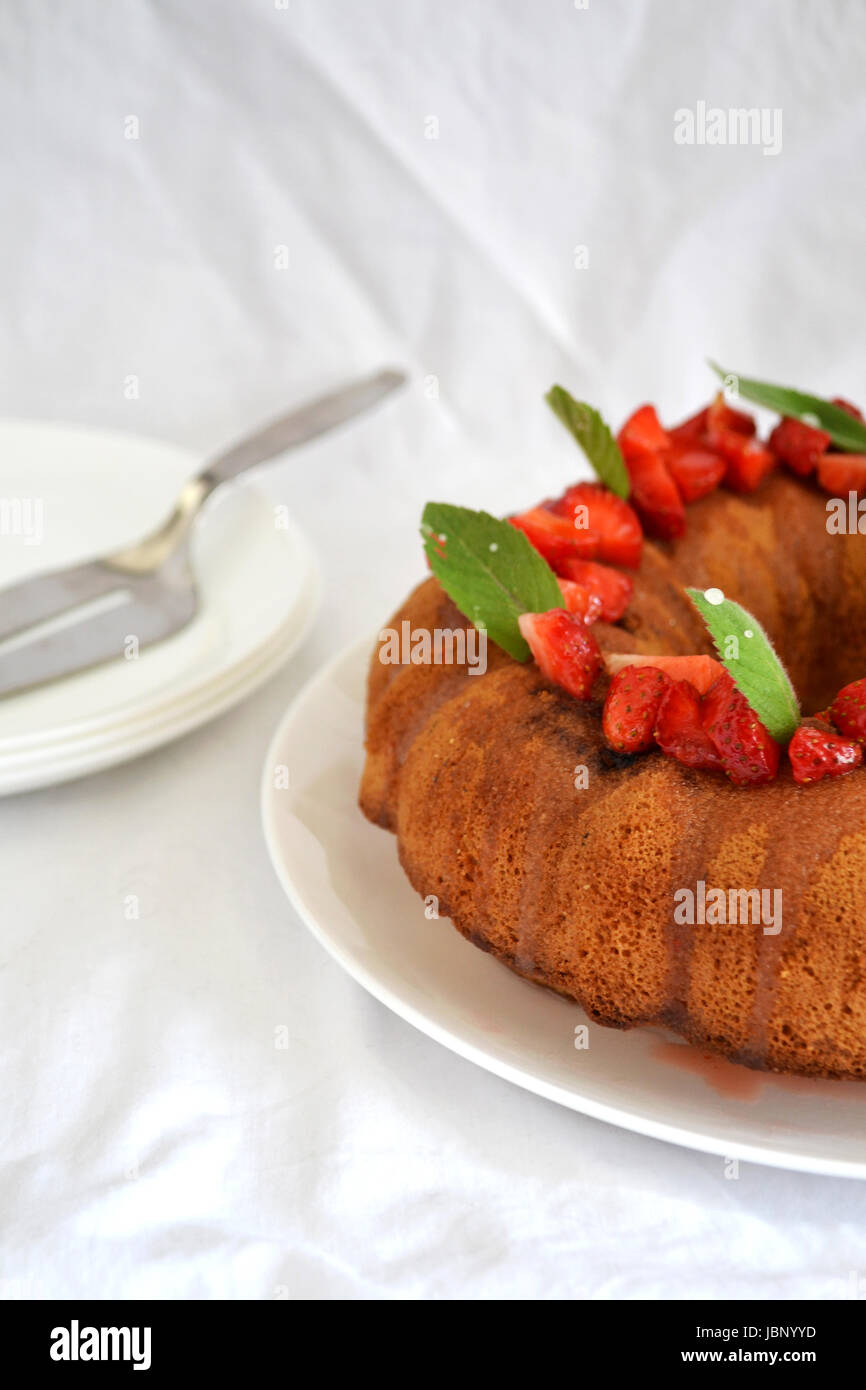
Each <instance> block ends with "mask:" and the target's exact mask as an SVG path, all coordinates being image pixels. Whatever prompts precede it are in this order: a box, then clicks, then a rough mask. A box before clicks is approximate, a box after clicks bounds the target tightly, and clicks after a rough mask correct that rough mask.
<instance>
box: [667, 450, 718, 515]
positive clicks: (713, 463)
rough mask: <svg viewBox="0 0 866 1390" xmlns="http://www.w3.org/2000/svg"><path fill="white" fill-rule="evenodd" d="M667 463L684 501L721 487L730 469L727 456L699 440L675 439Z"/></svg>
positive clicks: (694, 498)
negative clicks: (697, 441) (692, 442)
mask: <svg viewBox="0 0 866 1390" xmlns="http://www.w3.org/2000/svg"><path fill="white" fill-rule="evenodd" d="M667 465H668V469H669V470H670V474H671V477H672V478H673V480H674V482H675V483H676V485H677V491H678V492H679V494H680V497H681V498H682V499H683V501H684V502H697V500H698V498H699V497H706V496H707V494H708V493H710V492H712V491H713V490H714V489H715V488H717V487H718V485H719V483H720V482H721V481H722V479H723V478H724V476H725V473H726V471H727V467H728V464H727V460H726V459H724V458H723V457H722V455H721V454H719V453H716V452H715V450H713V449H707V448H701V447H700V445H699V444H690V443H681V442H679V441H677V440H675V439H672V440H671V447H670V449H669V450H668V453H667Z"/></svg>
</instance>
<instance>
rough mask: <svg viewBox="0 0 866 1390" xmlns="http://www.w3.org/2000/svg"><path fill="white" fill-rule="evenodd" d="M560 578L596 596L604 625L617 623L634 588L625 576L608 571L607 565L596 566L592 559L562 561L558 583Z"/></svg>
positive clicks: (609, 569) (615, 571)
mask: <svg viewBox="0 0 866 1390" xmlns="http://www.w3.org/2000/svg"><path fill="white" fill-rule="evenodd" d="M563 575H564V576H565V578H566V580H568V579H571V580H573V581H574V582H575V583H576V584H580V585H582V586H583V587H584V588H586V589H589V591H590V593H592V594H594V595H595V596H596V598H597V599H598V602H599V607H600V616H601V617H602V618H603V619H604V621H605V622H606V623H616V622H619V619H620V618H621V617H622V615H623V613H624V612H625V610H626V609H627V608H628V605H629V600H630V599H631V595H632V590H633V589H634V584H633V583H632V581H631V579H629V577H628V575H627V574H621V573H620V571H619V570H612V569H611V568H610V565H599V564H598V563H597V562H596V561H595V560H565V561H563V563H562V566H561V568H560V583H561V582H562V576H563Z"/></svg>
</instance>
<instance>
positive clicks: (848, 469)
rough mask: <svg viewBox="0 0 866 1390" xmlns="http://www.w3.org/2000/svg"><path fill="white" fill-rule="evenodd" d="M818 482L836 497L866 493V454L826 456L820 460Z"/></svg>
mask: <svg viewBox="0 0 866 1390" xmlns="http://www.w3.org/2000/svg"><path fill="white" fill-rule="evenodd" d="M818 482H819V483H820V484H821V486H822V488H824V490H825V491H826V492H830V493H832V494H833V496H834V497H841V496H842V495H843V493H848V492H866V454H824V455H823V456H822V457H821V458H820V459H819V460H818Z"/></svg>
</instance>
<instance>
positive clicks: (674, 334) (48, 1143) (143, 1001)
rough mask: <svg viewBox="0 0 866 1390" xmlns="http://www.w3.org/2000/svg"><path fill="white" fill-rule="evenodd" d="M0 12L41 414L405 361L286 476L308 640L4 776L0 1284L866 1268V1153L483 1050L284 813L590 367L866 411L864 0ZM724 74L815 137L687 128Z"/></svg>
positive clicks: (533, 490)
mask: <svg viewBox="0 0 866 1390" xmlns="http://www.w3.org/2000/svg"><path fill="white" fill-rule="evenodd" d="M0 42H2V52H3V71H4V81H3V85H2V89H0V123H2V128H3V132H4V135H3V142H2V144H3V155H2V159H3V162H4V164H5V169H4V174H3V178H2V181H0V199H2V209H0V216H2V222H0V225H2V228H3V255H2V257H0V288H2V305H3V311H2V314H0V409H2V411H3V412H4V413H6V414H9V415H14V416H32V417H38V418H43V419H44V418H50V419H54V420H72V421H79V422H83V423H87V424H94V425H102V426H110V427H120V428H124V429H127V430H130V431H135V432H138V433H143V434H151V435H156V436H161V437H164V438H168V439H172V440H176V441H179V442H181V443H185V444H188V445H190V446H194V447H195V448H196V449H197V450H200V451H204V450H206V449H207V448H210V447H214V446H217V445H220V444H222V443H225V442H226V441H227V440H228V439H230V438H231V437H232V436H233V435H235V434H237V433H241V432H243V431H244V430H245V429H246V428H248V427H249V426H251V425H252V424H255V423H257V422H258V421H259V420H260V419H263V418H266V417H267V416H268V415H271V414H274V413H276V412H278V411H281V410H283V409H285V408H287V407H288V406H289V405H290V404H291V403H293V402H295V401H300V400H302V399H303V398H304V397H305V396H307V395H308V394H312V393H314V392H316V391H318V390H320V389H324V388H326V387H328V386H331V385H334V384H337V383H338V382H340V381H341V380H343V379H345V378H347V377H351V376H352V375H353V374H356V373H359V372H362V371H366V370H369V369H373V368H375V367H377V366H378V365H380V364H382V363H385V362H393V363H395V364H398V365H403V366H405V367H406V368H407V369H409V370H410V371H411V373H412V384H411V387H410V388H409V389H408V390H407V391H406V393H405V394H404V395H403V397H402V398H401V399H400V400H398V401H395V402H393V403H392V404H391V405H389V406H388V407H387V408H386V409H384V410H382V411H381V412H379V413H378V414H377V415H376V416H371V417H369V418H368V419H367V420H365V421H364V422H363V423H360V424H359V425H358V426H357V427H356V428H354V429H353V430H351V431H348V432H344V433H342V434H341V435H340V436H339V437H337V436H335V437H333V438H330V439H326V440H323V441H322V442H320V443H318V444H316V445H315V446H313V447H310V448H309V449H308V450H307V451H306V453H305V454H303V455H302V456H297V455H296V456H294V457H292V458H290V459H287V460H285V461H284V462H283V463H282V464H280V465H279V466H278V467H277V468H276V469H275V470H274V473H273V474H272V475H270V480H269V486H273V487H274V489H275V490H276V492H277V493H278V494H280V495H283V496H285V497H286V498H287V499H290V500H291V503H292V506H293V509H294V511H295V514H296V516H297V518H298V519H299V521H300V523H301V524H302V525H303V527H304V528H305V529H306V531H307V532H308V534H309V535H310V537H311V538H312V540H313V541H314V542H315V544H316V545H317V547H318V549H319V552H320V555H321V559H322V562H323V566H324V569H325V574H326V597H325V605H324V610H323V614H322V618H321V621H320V622H319V624H318V627H317V629H316V631H315V634H314V636H313V637H312V639H311V640H310V641H309V643H308V644H307V646H306V647H305V649H304V651H303V653H302V654H301V655H300V656H299V657H298V658H297V660H295V661H294V662H293V663H292V665H291V667H290V668H289V669H287V670H286V671H285V672H284V673H283V674H281V675H280V676H279V677H277V678H276V679H274V680H273V681H272V682H271V683H270V685H269V686H267V688H265V689H264V690H262V691H261V692H260V693H259V694H257V695H256V696H254V697H253V698H252V699H250V700H249V702H248V703H247V704H246V705H245V706H243V707H242V708H240V709H238V710H236V711H235V712H233V713H231V714H229V715H226V716H225V717H223V718H221V719H219V720H218V721H217V722H216V723H214V724H212V725H211V726H210V727H208V728H206V729H204V730H202V731H200V732H198V733H196V734H194V735H193V736H191V737H189V738H187V739H185V740H184V741H182V742H180V743H179V744H176V745H174V746H172V747H170V748H167V749H165V750H163V751H161V752H158V753H155V754H153V755H151V756H149V757H147V758H144V759H142V760H141V761H138V762H136V763H133V764H130V765H128V766H126V767H121V768H118V769H116V770H114V771H112V772H110V773H107V774H103V775H100V776H97V777H92V778H90V779H87V780H84V781H81V782H78V783H74V784H70V785H66V786H63V787H60V788H57V789H55V790H49V791H44V792H40V793H36V794H32V795H28V796H21V797H18V798H14V799H12V800H9V801H6V802H3V803H2V804H0V882H2V899H0V900H2V948H0V949H2V962H3V967H4V968H3V970H2V973H0V980H2V1020H0V1043H2V1050H3V1054H4V1071H3V1078H4V1079H3V1095H4V1104H3V1119H2V1129H3V1142H2V1176H0V1209H2V1221H0V1225H2V1232H3V1235H2V1271H0V1279H2V1284H0V1292H2V1293H3V1294H4V1295H5V1296H7V1297H18V1296H23V1297H32V1296H36V1297H39V1296H63V1295H81V1296H85V1295H88V1296H110V1295H116V1296H160V1297H225V1296H228V1297H239V1298H271V1297H279V1296H289V1297H294V1296H304V1295H306V1296H317V1297H325V1298H342V1297H379V1296H384V1297H410V1298H412V1297H433V1298H448V1297H459V1298H491V1297H500V1296H506V1297H510V1296H525V1297H532V1298H535V1297H551V1296H558V1297H571V1296H578V1297H587V1298H608V1297H628V1298H647V1297H650V1298H654V1297H659V1296H668V1297H675V1298H676V1297H686V1296H692V1295H697V1296H700V1297H706V1298H715V1297H724V1296H745V1297H754V1298H757V1299H765V1298H770V1297H775V1296H782V1297H795V1296H817V1297H819V1298H832V1297H836V1296H839V1295H840V1294H842V1293H844V1291H845V1290H846V1289H850V1288H852V1287H853V1288H859V1289H862V1290H864V1291H866V1274H862V1273H861V1272H862V1271H866V1237H864V1234H863V1226H862V1218H863V1215H864V1206H866V1192H864V1188H863V1187H862V1186H861V1185H860V1184H858V1183H856V1182H846V1181H841V1180H839V1181H835V1180H829V1179H822V1178H817V1177H810V1176H807V1175H797V1174H792V1173H785V1172H779V1171H773V1170H770V1169H762V1168H760V1167H756V1166H749V1165H742V1166H741V1170H740V1177H739V1179H738V1180H737V1181H731V1180H728V1179H726V1178H725V1176H724V1171H723V1163H722V1160H720V1159H717V1158H713V1157H706V1156H703V1155H701V1154H697V1153H691V1152H688V1151H685V1150H680V1149H676V1148H674V1147H671V1146H668V1145H665V1144H661V1143H658V1142H654V1141H651V1140H648V1139H643V1138H639V1137H636V1136H635V1135H632V1134H628V1133H625V1132H621V1131H619V1130H616V1129H614V1128H611V1127H609V1126H606V1125H604V1124H601V1123H598V1122H595V1121H593V1120H589V1119H585V1118H583V1117H581V1116H579V1115H576V1114H572V1113H570V1112H568V1111H566V1110H563V1109H560V1108H558V1107H557V1106H555V1105H552V1104H549V1103H547V1102H545V1101H543V1100H540V1099H538V1098H536V1097H534V1096H532V1095H529V1094H526V1093H524V1092H522V1091H520V1090H518V1089H516V1088H514V1087H512V1086H510V1085H508V1084H507V1083H506V1082H504V1081H500V1080H498V1079H496V1078H495V1077H493V1076H490V1075H488V1074H486V1073H485V1072H482V1071H480V1070H478V1069H476V1068H475V1067H473V1066H472V1065H470V1064H469V1063H468V1062H465V1061H462V1060H460V1059H459V1058H457V1057H456V1056H453V1055H451V1054H450V1053H449V1052H447V1051H445V1050H444V1049H442V1048H441V1047H439V1046H437V1045H436V1044H435V1043H434V1042H432V1041H430V1040H429V1039H428V1038H426V1037H424V1036H422V1035H421V1034H419V1033H417V1032H415V1031H414V1030H413V1029H412V1028H410V1027H409V1026H408V1025H406V1024H404V1023H402V1022H401V1021H400V1020H399V1019H397V1018H396V1017H394V1016H393V1015H391V1014H390V1013H389V1012H388V1011H387V1010H386V1009H384V1008H383V1007H382V1006H381V1005H379V1004H378V1003H376V1002H375V1001H374V1000H373V999H371V998H369V997H368V996H367V995H366V994H365V993H364V992H363V991H362V990H361V989H360V988H359V987H358V986H356V985H355V984H354V983H353V982H352V981H351V980H350V979H348V978H347V977H346V976H345V975H344V974H343V973H342V972H341V971H340V969H339V968H338V967H337V966H336V965H335V964H334V963H333V962H332V961H331V960H330V959H329V958H328V957H327V956H326V955H325V953H324V952H323V951H322V949H321V948H320V947H319V946H318V945H317V944H316V943H315V942H314V941H313V940H312V939H311V937H310V936H309V935H308V933H307V932H306V931H305V929H304V928H303V927H302V926H301V924H300V922H299V921H298V919H297V918H296V917H295V915H294V913H293V912H292V910H291V908H290V907H289V906H288V904H287V902H286V901H285V899H284V897H283V895H282V893H281V891H280V889H279V887H278V885H277V882H276V879H275V877H274V875H273V873H272V871H271V868H270V865H269V863H268V860H267V858H266V854H265V849H264V846H263V841H262V834H261V830H260V826H259V811H258V782H259V774H260V768H261V765H262V761H263V757H264V753H265V748H266V745H267V742H268V740H269V738H270V735H271V732H272V730H273V728H274V726H275V724H276V722H277V720H278V719H279V717H280V715H281V713H282V711H283V710H284V708H285V707H286V704H287V702H288V701H289V700H290V698H291V697H292V695H293V694H294V693H295V692H296V691H297V690H298V689H299V688H300V686H301V685H302V683H303V682H304V681H305V680H306V679H307V678H308V677H309V676H310V675H311V673H312V672H314V671H315V670H316V668H317V667H318V666H319V665H320V664H321V663H322V662H323V661H324V660H325V659H326V658H327V657H328V656H330V655H331V653H333V652H334V651H336V650H337V649H338V648H339V647H340V646H342V645H343V644H344V643H346V642H348V641H349V640H351V639H353V638H354V637H355V636H356V635H357V634H358V633H361V632H363V631H364V630H370V629H372V628H373V627H374V626H375V625H376V624H377V623H378V622H380V620H381V619H383V618H384V617H385V616H386V614H387V613H388V612H390V610H391V609H392V608H393V607H394V606H395V604H396V602H397V600H398V599H399V598H400V597H401V596H402V594H403V592H404V591H405V590H406V589H407V588H408V587H409V585H410V584H411V583H412V582H413V581H414V579H415V578H416V576H418V575H419V573H420V572H421V566H420V562H419V550H418V542H417V539H416V524H417V519H418V516H419V513H420V509H421V506H422V504H423V503H424V501H425V500H427V498H429V497H431V496H433V497H437V498H441V499H446V500H454V501H463V502H465V503H468V504H470V505H479V504H485V505H489V506H491V507H493V508H494V509H495V510H500V511H504V510H505V509H506V508H509V507H511V506H513V505H517V504H521V503H522V504H528V503H530V502H531V501H533V500H534V499H536V498H538V497H539V496H542V495H544V494H545V493H546V492H548V491H550V490H551V489H553V488H554V487H560V486H562V485H563V484H564V483H565V482H566V481H567V480H568V479H569V476H570V474H572V473H573V471H574V465H575V454H574V451H573V446H572V445H571V444H570V442H569V441H568V439H567V438H566V436H565V434H564V432H563V431H562V430H561V429H560V427H559V426H558V425H557V423H556V422H555V421H554V420H553V418H552V416H550V414H549V412H548V411H547V409H546V407H545V406H544V405H543V403H542V401H541V395H542V392H543V391H544V390H545V389H546V388H547V387H548V386H549V385H550V384H551V383H552V382H553V381H555V380H561V381H563V382H564V383H565V384H567V385H570V386H572V387H573V389H575V390H577V391H579V392H580V394H582V395H583V396H584V397H585V398H586V399H588V400H590V401H593V402H595V403H597V404H598V405H599V406H600V407H601V408H602V409H603V410H604V411H605V413H606V414H607V415H608V416H609V417H610V418H611V419H613V420H616V419H617V418H618V417H621V416H622V414H623V413H624V411H625V410H626V409H627V408H628V407H630V406H632V405H634V404H635V403H636V402H637V401H639V400H644V399H647V400H653V401H656V402H657V403H658V404H659V407H660V409H661V412H662V414H663V417H666V418H668V419H672V418H676V417H677V416H678V415H680V414H683V413H685V412H687V411H689V410H691V409H694V408H695V407H696V406H697V405H698V404H699V403H700V402H701V401H702V400H703V399H705V398H706V397H707V395H708V392H709V390H710V387H711V378H710V376H709V373H708V371H707V369H706V368H705V367H704V365H703V359H704V358H705V356H708V355H711V356H714V357H716V358H718V359H720V360H722V361H723V362H725V363H728V364H731V365H732V366H733V367H735V368H737V369H739V370H743V371H746V372H749V371H752V372H753V373H754V374H757V375H763V376H766V377H768V378H770V379H778V380H782V381H786V380H789V381H791V382H792V383H799V384H802V385H804V386H806V387H811V388H812V389H815V390H822V391H825V392H827V393H836V392H838V393H842V394H845V395H849V396H851V397H853V398H854V399H858V398H859V399H860V400H861V402H862V399H863V395H864V391H863V381H862V376H861V367H862V351H861V348H862V334H863V325H862V312H863V310H862V306H863V303H864V290H866V258H864V255H863V242H864V236H863V218H862V151H863V148H864V133H866V132H864V124H866V122H864V118H866V96H864V92H866V88H864V83H863V73H864V62H866V14H864V12H863V10H862V7H860V6H858V5H857V4H855V3H853V2H852V3H847V4H846V3H841V0H840V3H835V4H831V3H827V0H822V3H820V4H819V3H817V0H815V2H814V3H812V4H797V5H795V4H790V3H781V0H780V2H779V3H776V4H763V5H761V6H756V5H754V4H753V3H751V0H740V3H730V2H729V0H725V3H721V2H720V0H714V3H711V4H707V3H704V4H702V5H701V6H695V5H693V4H688V3H685V0H682V3H654V4H642V3H631V4H624V3H616V4H614V3H611V2H610V0H589V4H588V6H587V7H586V8H580V7H579V6H578V5H575V4H571V3H569V0H534V2H533V4H532V5H529V4H526V3H520V0H460V3H459V4H457V3H456V2H455V3H450V4H444V5H443V4H442V3H436V0H368V3H366V4H364V5H350V4H348V3H342V4H341V3H338V0H315V2H313V0H310V3H303V2H302V0H285V3H283V0H277V3H276V4H275V3H274V0H257V3H254V0H247V3H243V4H239V3H229V0H211V3H209V4H207V5H204V4H200V3H198V2H197V0H166V2H165V3H162V4H156V3H151V4H147V3H144V2H143V0H140V2H139V3H131V2H127V0H119V2H118V3H112V4H111V5H106V4H100V3H96V0H82V2H81V3H76V4H74V5H65V6H58V5H52V4H49V3H47V0H10V2H9V3H7V4H6V5H5V6H3V7H2V9H0ZM699 102H705V103H707V104H708V105H709V106H714V105H715V106H719V107H722V108H724V109H726V110H727V109H728V108H740V107H759V108H767V109H768V110H770V111H773V110H775V109H777V108H778V109H780V110H781V111H782V113H783V142H782V149H781V151H780V152H778V153H775V154H773V153H770V154H765V153H764V150H763V148H762V147H761V146H760V145H739V146H731V145H729V146H724V147H720V146H714V147H713V146H709V145H707V144H694V145H691V146H689V145H679V144H677V143H675V141H674V138H673V132H674V111H675V110H676V109H677V108H685V109H687V110H694V111H697V107H698V103H699ZM576 248H585V250H583V251H580V250H579V249H576ZM587 261H588V264H586V262H587ZM133 378H134V379H135V386H134V387H133V389H130V385H129V384H130V382H131V380H132V379H133ZM131 892H134V893H136V894H138V895H139V897H140V900H141V903H142V914H141V919H140V920H139V921H137V922H129V921H127V920H125V917H124V898H125V895H126V894H128V893H131ZM281 1025H284V1026H285V1027H287V1028H288V1031H289V1037H290V1046H289V1047H288V1048H287V1049H282V1050H280V1049H277V1048H275V1046H274V1037H275V1029H276V1028H278V1027H280V1026H281ZM852 1272H853V1273H852ZM858 1281H859V1283H858Z"/></svg>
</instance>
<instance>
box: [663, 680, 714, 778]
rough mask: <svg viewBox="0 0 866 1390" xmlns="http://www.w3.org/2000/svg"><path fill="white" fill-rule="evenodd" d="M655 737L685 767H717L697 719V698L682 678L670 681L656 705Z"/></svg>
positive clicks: (664, 750)
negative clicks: (657, 706) (657, 710)
mask: <svg viewBox="0 0 866 1390" xmlns="http://www.w3.org/2000/svg"><path fill="white" fill-rule="evenodd" d="M655 740H656V743H657V744H658V746H659V748H661V750H662V752H663V753H667V755H668V757H670V758H676V760H677V762H680V763H685V765H686V767H702V768H721V766H722V760H721V758H720V757H719V754H718V752H717V750H716V748H715V745H714V744H713V742H712V739H710V738H709V737H708V736H707V734H706V732H705V730H704V726H703V724H702V722H701V697H700V695H699V694H698V692H697V691H696V690H695V687H694V686H693V685H692V684H691V683H690V682H689V681H684V680H674V681H671V683H670V685H669V686H668V688H667V690H666V691H665V693H664V695H663V697H662V700H661V704H660V706H659V712H658V716H657V718H656V726H655Z"/></svg>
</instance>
